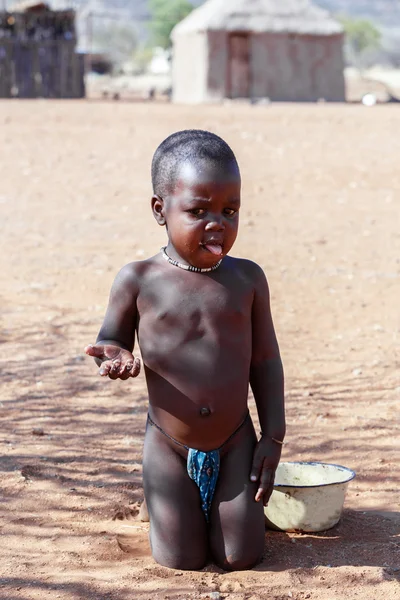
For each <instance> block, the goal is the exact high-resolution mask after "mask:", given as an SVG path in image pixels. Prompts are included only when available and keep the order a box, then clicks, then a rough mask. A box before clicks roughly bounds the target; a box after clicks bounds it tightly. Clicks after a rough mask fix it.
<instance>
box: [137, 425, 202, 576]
mask: <svg viewBox="0 0 400 600" xmlns="http://www.w3.org/2000/svg"><path fill="white" fill-rule="evenodd" d="M172 445H173V442H171V441H169V440H168V439H167V438H166V437H165V436H164V435H163V434H162V433H161V432H160V431H158V430H157V429H156V428H155V427H151V426H148V427H147V431H146V437H145V443H144V450H143V487H144V494H145V498H146V502H147V508H148V511H149V516H150V544H151V550H152V554H153V558H154V560H156V561H157V562H158V563H159V564H161V565H164V566H166V567H170V568H172V569H191V570H195V569H201V568H203V567H204V566H205V564H206V562H207V554H208V547H207V546H208V545H207V527H206V520H205V518H204V514H203V511H202V510H201V504H200V495H199V488H198V487H197V485H196V484H195V483H194V482H193V481H192V480H191V479H190V478H189V475H188V473H187V470H186V459H185V457H184V456H183V454H185V453H186V452H185V451H184V450H183V449H182V452H181V454H182V456H181V455H180V454H178V451H179V450H180V449H179V448H175V447H172Z"/></svg>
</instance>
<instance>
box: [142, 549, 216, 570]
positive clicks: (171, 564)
mask: <svg viewBox="0 0 400 600" xmlns="http://www.w3.org/2000/svg"><path fill="white" fill-rule="evenodd" d="M153 558H154V560H155V561H156V562H157V563H158V564H159V565H162V566H163V567H168V568H169V569H176V570H178V571H200V570H201V569H203V568H204V567H205V566H206V564H207V557H206V556H205V554H202V553H198V554H193V555H190V553H188V554H185V555H174V554H170V553H167V552H165V553H164V552H162V551H161V552H160V551H159V552H157V551H153Z"/></svg>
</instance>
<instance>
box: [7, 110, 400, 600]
mask: <svg viewBox="0 0 400 600" xmlns="http://www.w3.org/2000/svg"><path fill="white" fill-rule="evenodd" d="M188 127H201V128H207V129H211V130H213V131H215V132H217V133H219V134H221V135H222V136H224V137H225V138H226V139H227V140H228V142H230V143H231V144H232V146H233V148H234V150H235V151H236V153H237V155H238V158H239V161H240V164H241V167H242V175H243V182H244V189H243V208H242V218H241V231H240V235H239V238H238V241H237V243H236V246H235V247H234V252H233V254H236V255H238V256H247V257H250V258H251V259H254V260H256V261H258V262H259V263H260V264H261V265H262V266H263V267H264V268H265V270H266V272H267V275H268V278H269V281H270V287H271V292H272V306H273V314H274V319H275V324H276V329H277V332H278V336H279V341H280V345H281V350H282V356H283V360H284V364H285V370H286V379H287V417H288V434H287V445H286V446H285V448H284V454H283V459H285V460H318V461H326V462H334V463H339V464H343V465H346V466H348V467H351V468H353V469H355V470H356V472H357V478H356V480H355V481H354V482H352V483H351V485H350V486H349V490H348V495H347V499H346V509H345V512H344V515H343V518H342V520H341V521H340V523H339V525H338V526H337V527H336V528H334V529H332V530H331V531H328V532H325V533H321V534H316V535H300V534H286V533H276V532H267V533H266V544H265V557H264V560H263V562H262V564H261V565H260V566H259V567H257V568H256V569H254V570H252V571H248V572H243V573H224V572H222V571H221V570H219V569H217V568H216V567H214V566H213V565H209V566H208V567H207V568H206V569H204V570H203V571H202V572H199V573H196V572H175V571H170V570H168V569H166V568H163V567H160V566H157V565H156V564H155V563H154V562H153V560H152V558H151V555H150V551H149V545H148V541H147V531H148V525H147V524H146V523H141V522H140V521H139V520H137V512H138V505H139V503H140V502H141V500H142V498H143V492H142V483H141V448H142V442H143V432H144V427H145V419H146V388H145V382H144V379H143V377H142V376H141V377H140V378H139V379H138V380H132V381H130V382H111V381H108V380H107V381H104V380H102V379H101V378H99V377H97V375H96V369H95V367H94V364H93V363H92V362H91V360H90V359H89V358H88V357H85V356H84V353H83V348H84V346H85V345H86V344H87V343H90V342H93V341H94V340H95V338H96V335H97V332H98V329H99V326H100V324H101V321H102V316H103V313H104V310H105V307H106V303H107V297H108V292H109V289H110V285H111V282H112V280H113V278H114V276H115V274H116V272H117V271H118V270H119V268H120V267H121V266H122V265H124V264H125V263H127V262H129V261H130V260H132V259H140V258H143V257H145V256H148V255H150V254H152V253H155V252H157V251H158V249H159V248H160V246H161V245H162V243H163V241H164V235H165V232H164V230H162V229H160V228H158V227H157V226H156V224H155V222H154V221H153V218H152V216H151V214H150V210H149V198H150V192H151V189H150V178H149V165H150V160H151V156H152V152H153V151H154V149H155V147H156V145H157V144H158V143H159V142H160V141H161V140H162V139H163V138H164V137H165V136H167V135H168V134H169V133H170V132H172V131H174V130H177V129H181V128H188ZM399 130H400V109H399V108H398V106H397V105H389V106H377V107H375V108H372V109H368V108H364V107H362V106H355V105H354V106H345V105H342V106H335V105H307V106H306V105H272V106H258V107H251V106H248V105H240V104H238V105H235V104H234V105H229V106H218V107H203V108H199V107H193V108H190V107H189V108H188V107H185V108H183V107H178V106H172V105H157V104H155V105H150V104H144V103H143V104H138V103H136V104H134V103H130V104H129V103H102V102H46V101H36V102H30V101H19V102H1V103H0V153H1V155H0V180H1V188H0V223H1V236H0V244H1V247H0V248H1V269H0V294H1V308H2V315H1V324H0V343H1V346H0V347H1V350H2V352H1V357H0V358H1V390H2V391H1V403H0V414H1V417H2V419H1V430H0V439H1V454H2V456H1V463H0V467H1V471H0V478H1V479H0V483H1V496H0V532H1V538H0V540H1V543H0V598H1V599H5V600H17V599H18V600H22V599H23V600H38V599H40V600H44V599H45V598H49V599H52V600H53V599H58V598H59V599H61V600H72V599H74V600H75V599H82V600H128V599H133V598H135V599H138V600H147V599H149V600H150V598H151V599H174V600H176V599H182V600H183V599H189V598H190V599H200V598H207V597H210V598H211V597H213V598H218V597H220V598H226V599H230V600H245V599H246V600H257V599H267V598H268V599H269V600H270V599H275V600H278V599H279V600H282V599H284V598H292V599H294V600H303V599H307V598H310V599H312V600H330V599H346V600H356V599H359V598H362V599H372V598H374V599H375V600H383V599H385V600H394V599H395V598H399V597H400V586H399V581H398V580H399V573H400V552H399V550H400V537H399V533H400V512H399V480H400V475H399V466H398V465H399V460H398V459H399V416H400V414H399V413H400V409H399V400H400V375H399V367H400V351H399V340H400V319H399V297H400V284H399V281H400V279H399V276H400V229H399V223H400V221H399V197H400V169H399V156H400V138H399V135H398V132H399ZM251 406H252V412H253V413H254V406H253V404H252V403H251ZM213 592H214V594H213V595H212V593H213Z"/></svg>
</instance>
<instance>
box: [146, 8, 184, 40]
mask: <svg viewBox="0 0 400 600" xmlns="http://www.w3.org/2000/svg"><path fill="white" fill-rule="evenodd" d="M149 8H150V12H151V21H150V25H149V29H150V33H151V38H152V40H151V41H152V43H153V44H154V45H155V46H161V47H162V48H169V47H170V46H171V39H170V35H171V31H172V30H173V28H174V27H175V25H176V24H177V23H179V21H182V19H184V18H185V17H187V15H188V14H189V13H190V12H191V11H192V10H193V6H192V5H191V4H190V2H189V1H188V0H149Z"/></svg>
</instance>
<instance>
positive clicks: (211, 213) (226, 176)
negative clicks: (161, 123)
mask: <svg viewBox="0 0 400 600" xmlns="http://www.w3.org/2000/svg"><path fill="white" fill-rule="evenodd" d="M151 174H152V183H153V193H154V195H153V198H152V207H153V213H154V216H155V218H156V220H157V222H158V223H159V224H160V225H166V226H167V230H168V237H169V244H170V246H171V245H172V247H173V249H174V250H175V251H176V253H177V254H178V256H179V257H181V258H183V259H184V260H186V261H187V262H188V263H189V264H192V265H194V266H198V267H201V268H203V267H210V266H213V265H214V264H215V263H217V262H218V260H220V259H221V258H222V256H224V255H225V254H227V253H228V252H229V250H230V249H231V247H232V246H233V243H234V242H235V239H236V235H237V229H238V224H239V216H238V211H239V207H240V187H241V181H240V171H239V167H238V164H237V161H236V158H235V155H234V153H233V151H232V150H231V148H230V147H229V146H228V144H227V143H226V142H224V140H222V139H221V138H220V137H218V136H217V135H215V134H213V133H210V132H208V131H201V130H187V131H179V132H177V133H174V134H173V135H171V136H170V137H168V138H167V139H166V140H164V142H162V144H160V146H159V147H158V148H157V150H156V152H155V154H154V157H153V162H152V170H151Z"/></svg>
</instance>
